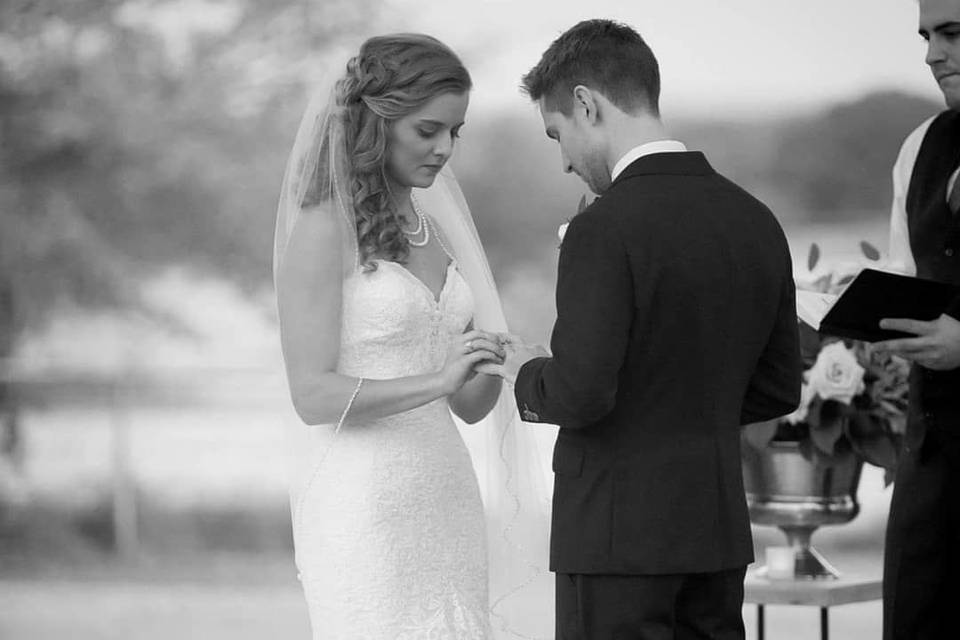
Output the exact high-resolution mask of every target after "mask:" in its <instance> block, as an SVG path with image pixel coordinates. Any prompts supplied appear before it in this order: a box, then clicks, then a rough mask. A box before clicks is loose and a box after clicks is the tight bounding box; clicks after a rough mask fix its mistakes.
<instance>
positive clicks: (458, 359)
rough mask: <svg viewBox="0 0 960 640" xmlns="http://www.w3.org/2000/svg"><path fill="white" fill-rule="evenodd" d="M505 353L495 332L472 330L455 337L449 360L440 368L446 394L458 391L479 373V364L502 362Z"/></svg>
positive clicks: (448, 355) (451, 345)
mask: <svg viewBox="0 0 960 640" xmlns="http://www.w3.org/2000/svg"><path fill="white" fill-rule="evenodd" d="M505 355H506V354H505V352H504V350H503V347H502V346H500V342H499V341H498V339H497V334H495V333H490V332H489V331H479V330H472V331H467V332H466V333H464V334H462V335H460V336H458V337H456V338H454V340H453V342H452V343H451V344H450V351H449V352H448V353H447V360H446V362H444V364H443V369H441V370H440V375H441V377H442V379H443V389H444V392H445V394H446V395H450V394H453V393H456V392H457V391H459V390H460V387H462V386H463V385H464V384H466V382H467V381H468V380H470V379H471V378H473V377H474V376H475V375H477V372H476V367H477V365H479V364H481V363H491V364H502V363H503V358H504V356H505Z"/></svg>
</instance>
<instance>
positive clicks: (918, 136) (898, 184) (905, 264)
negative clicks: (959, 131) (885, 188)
mask: <svg viewBox="0 0 960 640" xmlns="http://www.w3.org/2000/svg"><path fill="white" fill-rule="evenodd" d="M935 118H936V116H934V117H933V118H930V119H929V120H927V121H926V122H924V123H923V124H921V125H920V126H919V127H917V128H916V129H914V130H913V133H911V134H910V135H909V136H907V139H906V140H904V141H903V146H902V147H900V155H898V156H897V162H896V163H895V164H894V165H893V205H892V206H891V208H890V209H891V210H890V267H889V268H890V269H891V270H893V271H898V272H900V273H905V274H907V275H909V276H915V275H917V264H916V262H915V261H914V259H913V252H912V251H911V250H910V230H909V228H908V226H907V192H908V191H909V190H910V178H911V177H912V176H913V165H914V163H916V161H917V156H918V155H919V154H920V145H921V144H923V137H924V136H925V135H926V133H927V129H929V128H930V123H932V122H933V121H934V119H935ZM957 174H960V168H957V169H956V170H955V171H954V172H953V174H952V175H951V176H950V181H949V183H948V184H947V199H948V200H949V198H950V191H951V190H952V189H953V185H954V183H955V182H956V181H957Z"/></svg>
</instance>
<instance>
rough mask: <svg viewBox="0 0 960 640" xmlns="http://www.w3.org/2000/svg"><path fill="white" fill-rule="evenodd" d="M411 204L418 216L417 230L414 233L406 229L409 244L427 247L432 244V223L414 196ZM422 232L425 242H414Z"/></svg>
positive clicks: (411, 198) (404, 231) (411, 197)
mask: <svg viewBox="0 0 960 640" xmlns="http://www.w3.org/2000/svg"><path fill="white" fill-rule="evenodd" d="M410 204H412V205H413V212H414V213H415V214H417V228H416V229H414V230H413V231H407V230H406V229H404V230H403V233H404V234H405V235H406V236H407V242H409V243H410V245H411V246H414V247H425V246H427V243H428V242H430V221H429V220H427V216H425V215H424V213H423V210H422V209H421V208H420V204H419V203H418V202H417V199H416V198H415V197H413V195H412V194H411V196H410ZM421 232H422V233H423V240H414V238H415V237H416V236H418V235H420V233H421Z"/></svg>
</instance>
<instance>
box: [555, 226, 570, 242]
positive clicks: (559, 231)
mask: <svg viewBox="0 0 960 640" xmlns="http://www.w3.org/2000/svg"><path fill="white" fill-rule="evenodd" d="M569 226H570V223H569V222H564V223H563V224H562V225H560V227H559V228H558V229H557V237H558V238H560V242H563V236H565V235H567V227H569Z"/></svg>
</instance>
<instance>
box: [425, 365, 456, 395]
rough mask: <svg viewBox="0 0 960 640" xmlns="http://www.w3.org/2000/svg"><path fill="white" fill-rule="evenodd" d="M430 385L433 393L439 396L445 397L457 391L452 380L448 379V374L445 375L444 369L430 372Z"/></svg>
mask: <svg viewBox="0 0 960 640" xmlns="http://www.w3.org/2000/svg"><path fill="white" fill-rule="evenodd" d="M428 387H429V389H430V391H431V395H436V396H437V397H438V398H445V397H447V396H450V395H453V394H454V393H456V391H457V389H456V388H455V387H454V385H453V383H452V382H451V381H450V380H447V376H445V375H444V370H443V369H440V370H439V371H436V372H434V373H432V374H430V376H429V378H428Z"/></svg>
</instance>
